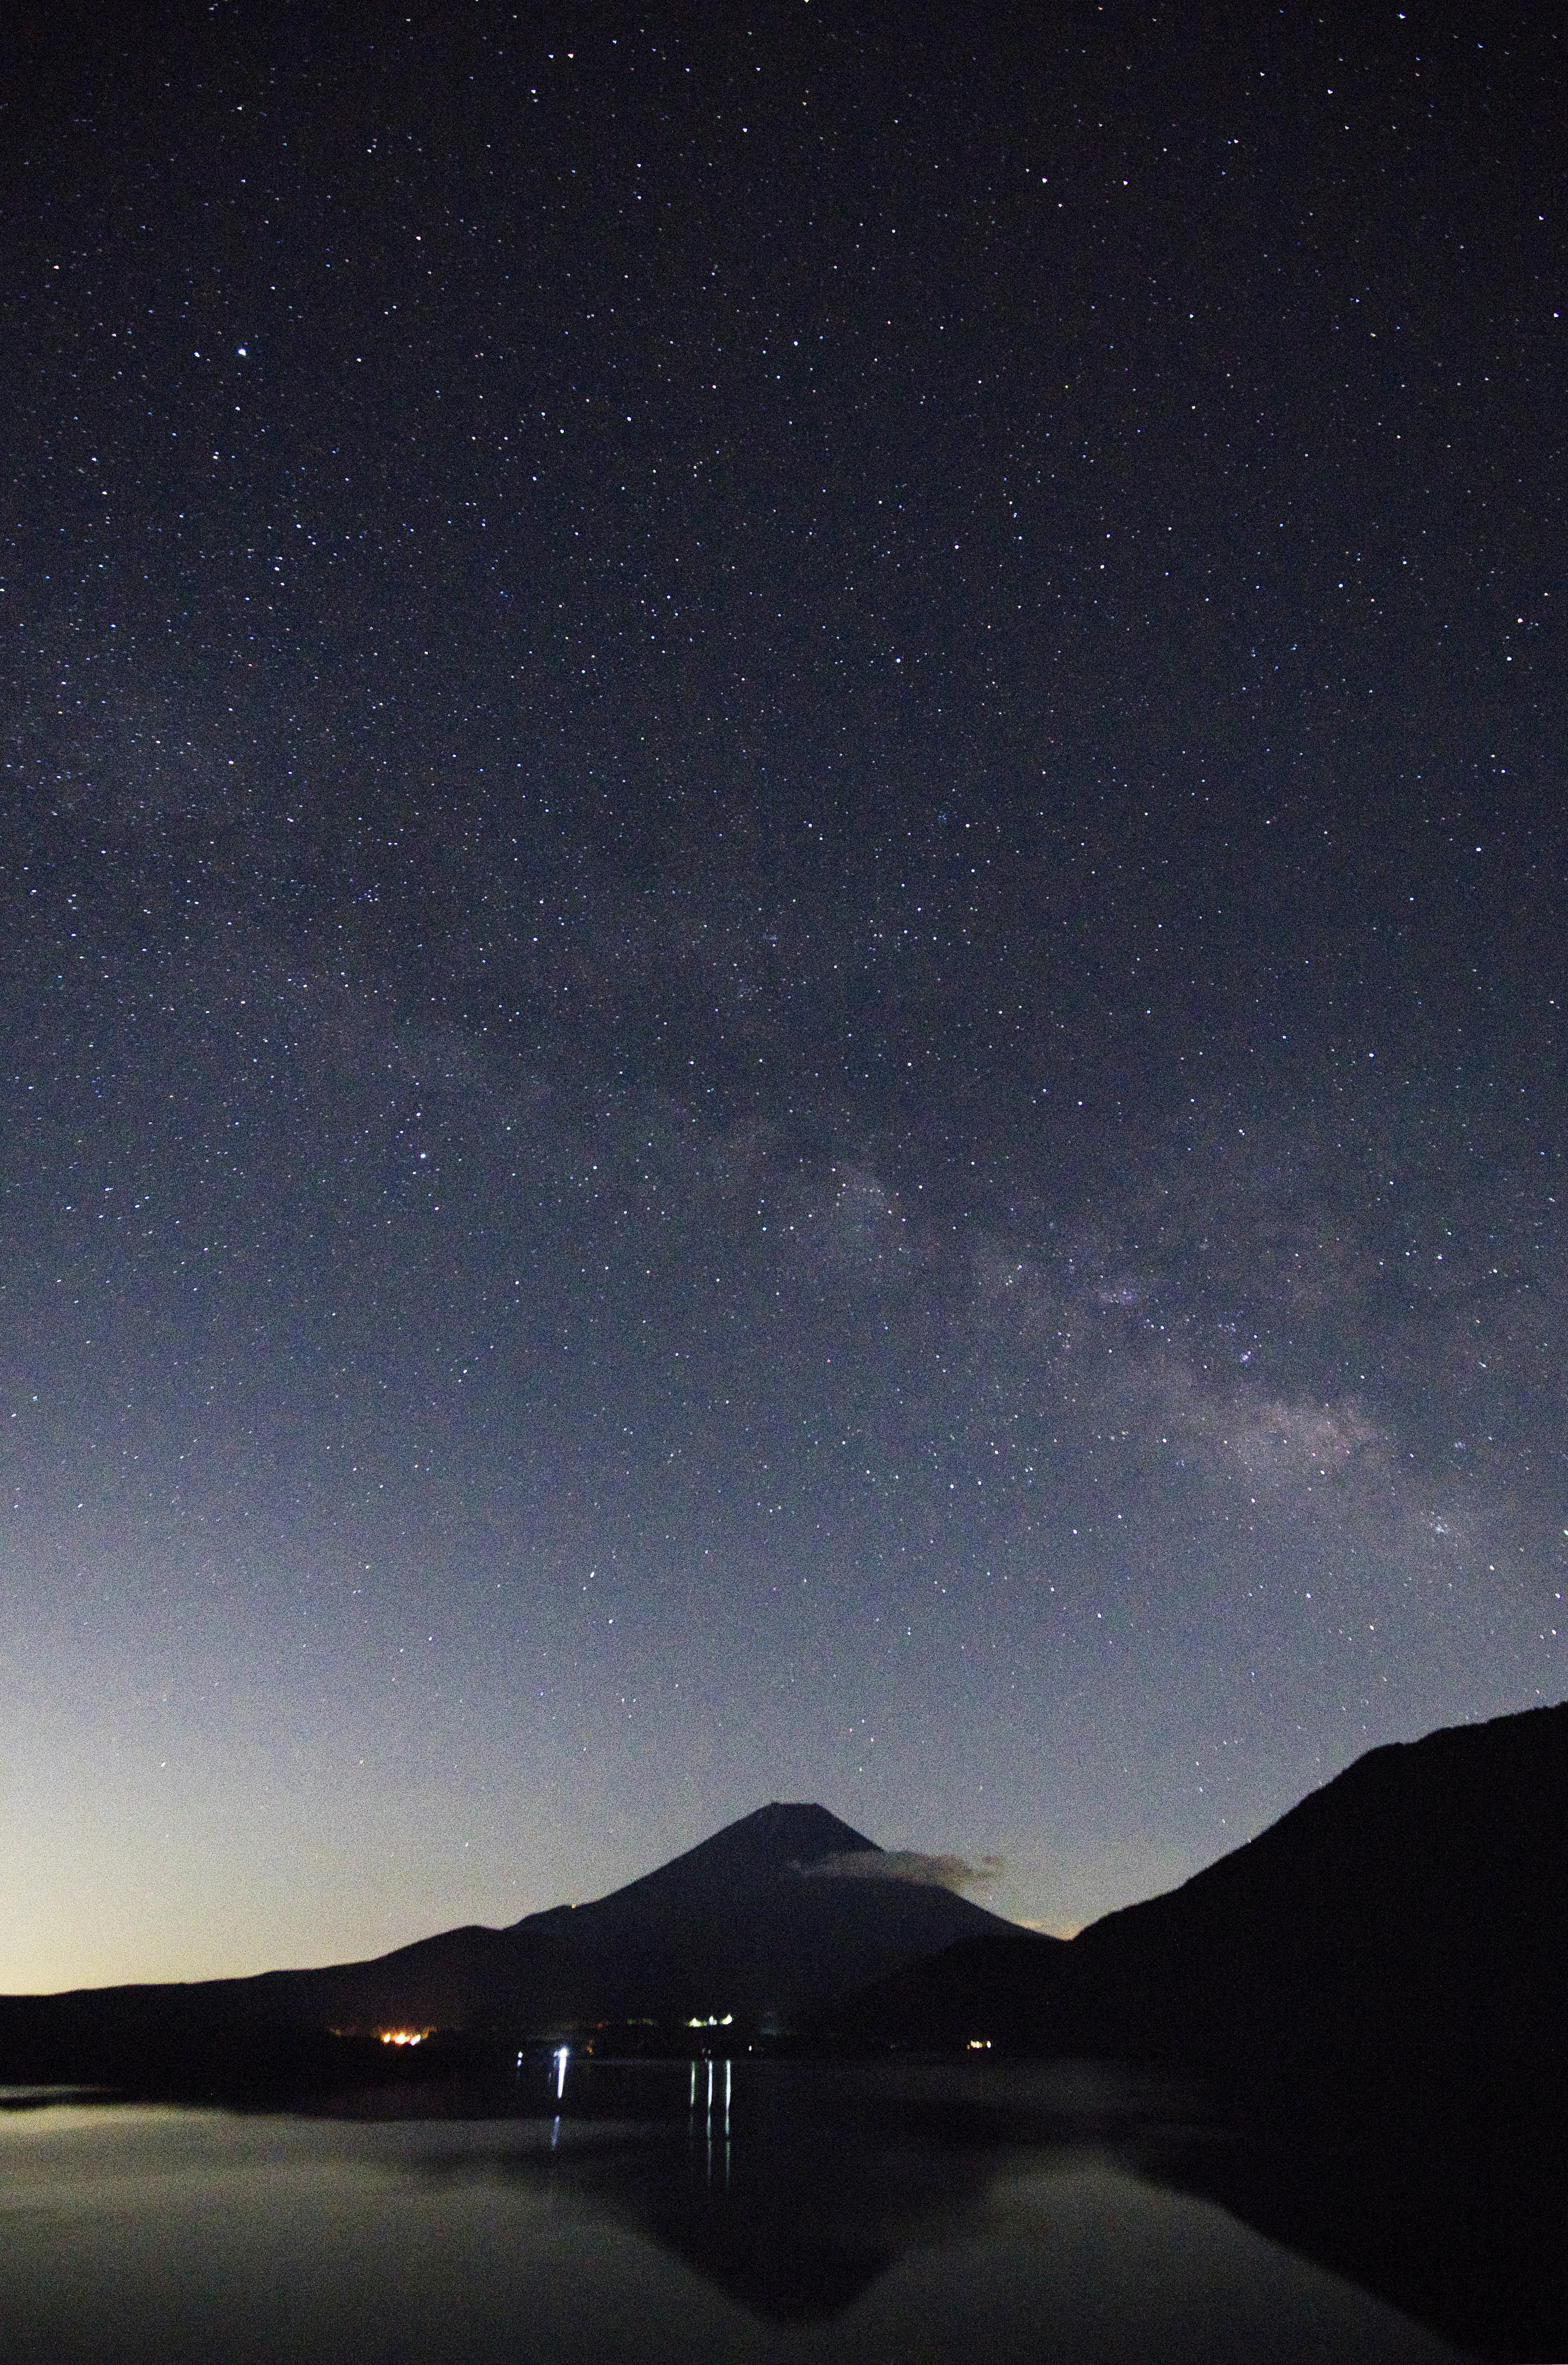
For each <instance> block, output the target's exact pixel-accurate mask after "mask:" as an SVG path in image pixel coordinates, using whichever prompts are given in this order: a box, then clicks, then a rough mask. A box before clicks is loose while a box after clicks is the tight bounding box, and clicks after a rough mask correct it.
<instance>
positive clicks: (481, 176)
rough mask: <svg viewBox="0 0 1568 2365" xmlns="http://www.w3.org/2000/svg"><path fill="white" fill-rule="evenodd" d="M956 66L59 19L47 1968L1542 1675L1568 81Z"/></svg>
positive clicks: (1515, 1699)
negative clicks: (717, 1829)
mask: <svg viewBox="0 0 1568 2365" xmlns="http://www.w3.org/2000/svg"><path fill="white" fill-rule="evenodd" d="M983 13H984V12H982V15H981V17H977V18H974V19H972V20H971V19H969V18H965V20H964V21H963V22H962V23H961V24H959V25H958V26H957V27H955V25H954V24H952V23H950V22H948V21H946V17H945V16H943V15H937V16H934V17H931V18H930V20H929V21H928V22H927V21H926V20H924V19H922V18H920V17H918V15H917V16H916V17H910V16H909V15H908V14H907V12H902V11H901V12H900V16H899V20H898V22H897V24H896V25H893V24H890V22H889V20H888V19H887V18H886V17H881V16H878V15H873V14H868V13H867V12H864V11H856V10H854V9H851V8H848V7H834V6H826V7H824V6H817V5H813V6H811V7H809V8H808V7H804V6H801V7H785V6H767V7H764V8H763V9H762V10H761V11H759V12H758V13H756V15H755V16H754V17H752V18H750V19H747V20H745V21H743V20H742V19H740V18H738V17H735V18H733V19H732V20H731V21H730V23H729V24H728V25H727V27H726V28H723V29H722V31H721V32H720V33H719V34H717V35H715V34H713V33H712V31H711V28H708V29H705V30H703V29H700V28H698V25H697V20H696V19H695V17H687V16H686V15H685V14H684V13H683V12H681V11H678V10H676V11H669V12H664V11H657V12H655V19H656V21H655V22H652V23H644V22H640V20H638V19H636V18H634V17H621V16H620V15H619V14H617V12H615V11H597V10H596V11H594V12H591V20H590V19H589V18H583V19H581V20H578V19H571V20H568V19H566V18H565V17H562V18H560V19H558V20H557V19H554V18H550V19H543V18H540V17H537V16H535V15H533V14H532V12H531V13H530V14H529V15H528V16H527V17H526V19H520V20H516V21H514V20H513V19H512V17H510V14H508V13H507V12H504V11H499V10H491V9H488V8H476V9H475V10H474V11H472V12H469V14H468V15H467V16H465V17H464V19H463V24H462V27H461V28H460V29H457V30H452V29H442V28H440V27H438V26H437V25H436V23H435V22H434V20H431V22H430V23H426V22H425V21H424V20H423V19H414V20H410V19H409V17H407V16H406V15H404V14H395V13H387V14H386V15H382V14H381V13H379V12H377V11H376V10H375V9H374V8H371V9H366V8H362V7H356V8H354V9H352V10H351V9H347V8H344V9H342V10H323V11H319V12H314V13H310V12H302V11H297V10H290V11H272V10H268V9H263V8H252V7H250V6H245V7H241V8H237V9H234V8H219V9H216V10H211V11H208V10H206V9H202V10H199V11H197V10H188V11H182V10H180V9H175V10H174V11H172V12H170V15H169V17H168V20H167V23H166V24H165V25H164V27H163V29H162V31H161V32H160V33H159V34H158V35H156V36H155V37H153V38H151V39H149V38H147V37H146V35H145V31H144V29H143V31H142V32H141V33H140V34H139V33H138V32H137V31H136V30H135V29H134V28H132V29H126V30H124V31H123V33H122V29H121V28H119V27H118V24H117V23H116V21H115V18H114V17H113V13H112V11H111V12H102V13H100V14H98V15H96V16H95V17H94V18H93V20H92V22H91V24H87V23H85V22H84V24H83V25H82V26H81V27H80V28H76V29H74V30H73V29H72V28H71V26H70V25H69V24H68V23H67V22H66V21H65V20H64V19H60V20H58V21H54V22H52V23H51V24H50V25H48V26H44V27H43V28H41V29H40V30H39V31H38V33H37V35H36V38H34V39H32V41H31V44H30V46H29V45H28V42H25V41H24V42H23V44H22V45H21V50H20V51H19V55H20V56H21V58H22V65H21V67H19V68H17V70H15V72H14V73H13V79H12V82H11V84H9V86H8V87H7V89H6V109H5V113H4V115H3V117H0V151H4V155H5V159H6V161H5V163H4V165H3V166H0V174H3V181H4V190H5V204H6V219H7V221H8V222H10V223H12V224H14V225H17V229H16V230H14V231H13V232H8V236H7V241H6V259H5V262H4V264H3V265H0V273H3V284H4V289H5V300H6V322H7V327H6V337H5V339H4V341H3V345H0V353H3V360H0V368H3V370H4V375H5V402H6V417H7V419H8V420H10V421H11V422H12V423H11V426H10V427H9V429H8V432H7V437H6V460H5V481H6V501H5V511H4V521H5V522H4V531H5V547H4V561H5V591H4V599H3V602H0V631H3V634H4V638H3V642H0V649H3V660H0V662H3V678H4V708H3V716H0V723H3V734H4V736H3V746H0V757H3V760H4V764H5V772H4V799H5V819H4V829H5V840H4V850H5V862H4V872H5V884H4V890H3V892H4V899H5V900H4V925H3V929H0V940H3V950H0V960H3V963H4V981H3V991H4V1006H5V1008H6V1033H5V1053H6V1056H5V1061H4V1075H3V1082H4V1090H5V1095H6V1098H5V1123H4V1131H3V1137H0V1140H3V1154H4V1177H3V1179H4V1191H5V1201H4V1205H5V1211H6V1227H7V1242H6V1256H5V1262H4V1270H3V1273H0V1288H3V1291H4V1305H5V1333H4V1335H5V1353H6V1362H5V1369H4V1373H3V1379H4V1387H5V1402H4V1406H3V1407H0V1409H3V1411H4V1415H5V1428H6V1438H7V1448H6V1451H7V1469H6V1478H7V1482H8V1485H9V1487H10V1493H9V1496H7V1498H6V1499H7V1501H8V1502H9V1505H10V1509H9V1513H8V1518H7V1521H6V1533H5V1537H4V1565H5V1576H4V1586H3V1591H0V1779H3V1781H4V1785H5V1800H6V1809H5V1811H6V1830H7V1833H8V1835H9V1836H8V1839H7V1844H6V1851H5V1861H4V1865H3V1866H0V1898H3V1899H4V1901H5V1910H4V1911H3V1912H0V1930H3V1932H4V1936H3V1938H0V1986H3V1987H8V1988H22V1987H34V1986H50V1985H62V1984H66V1983H69V1982H71V1981H73V1980H82V1979H89V1978H93V1979H100V1978H101V1979H107V1978H131V1977H138V1976H167V1977H174V1976H188V1975H194V1974H202V1973H207V1972H217V1971H229V1970H251V1969H256V1968H260V1967H263V1965H265V1964H267V1963H273V1962H286V1961H287V1962H305V1961H310V1960H326V1959H331V1958H333V1957H337V1958H342V1957H345V1956H352V1955H355V1954H363V1953H366V1952H369V1951H373V1950H375V1949H377V1948H380V1947H382V1946H386V1945H393V1944H396V1943H398V1942H400V1941H402V1940H405V1939H408V1938H410V1937H413V1936H416V1935H419V1934H421V1933H424V1932H426V1931H429V1930H431V1929H435V1928H438V1927H441V1926H443V1925H446V1924H450V1923H453V1922H459V1921H465V1920H483V1921H490V1922H501V1921H509V1920H512V1919H515V1918H516V1917H517V1916H518V1915H519V1914H521V1913H522V1912H523V1911H531V1910H533V1909H536V1908H539V1907H543V1906H545V1905H548V1904H551V1903H554V1902H555V1901H558V1900H561V1899H563V1898H567V1897H582V1896H587V1895H590V1894H593V1893H595V1892H596V1891H597V1890H600V1889H605V1888H608V1887H609V1886H610V1885H612V1883H614V1882H615V1881H617V1880H620V1879H623V1878H626V1877H631V1876H632V1875H633V1874H634V1873H636V1872H639V1871H642V1870H645V1869H648V1868H649V1867H650V1866H652V1865H653V1864H655V1862H657V1861H658V1860H660V1859H661V1858H662V1857H663V1856H666V1855H669V1854H670V1853H672V1852H674V1850H675V1849H677V1848H678V1847H680V1846H684V1845H688V1844H691V1843H692V1842H693V1841H695V1840H696V1839H698V1838H700V1836H702V1835H703V1834H704V1833H705V1832H706V1831H707V1830H709V1829H711V1827H712V1826H713V1825H714V1824H716V1823H718V1822H720V1821H724V1820H726V1819H728V1818H730V1817H732V1816H734V1815H738V1814H740V1813H743V1812H745V1811H746V1810H749V1809H750V1808H752V1807H754V1806H756V1805H757V1804H759V1803H761V1802H762V1801H763V1800H765V1799H770V1798H802V1799H806V1798H809V1799H820V1800H821V1801H822V1803H823V1804H824V1805H825V1806H827V1807H828V1808H830V1809H831V1810H833V1811H834V1813H836V1814H839V1815H841V1816H843V1817H845V1818H846V1820H847V1821H850V1822H851V1823H852V1824H854V1825H855V1826H856V1827H857V1828H858V1829H860V1830H862V1831H865V1832H866V1833H868V1834H869V1835H870V1836H872V1837H873V1838H875V1839H876V1840H877V1841H879V1843H883V1844H886V1845H888V1846H890V1847H895V1848H901V1849H908V1850H913V1851H919V1852H922V1853H923V1854H925V1855H946V1854H947V1852H949V1851H956V1852H958V1854H959V1855H962V1856H963V1857H965V1858H968V1859H969V1860H979V1859H980V1858H983V1857H989V1856H993V1855H995V1856H1001V1857H1002V1858H1004V1859H1005V1866H1004V1869H1003V1870H1002V1872H1001V1873H1000V1875H995V1877H992V1878H991V1882H990V1885H989V1886H988V1887H987V1889H986V1890H985V1896H986V1900H987V1901H988V1902H989V1903H991V1904H993V1905H995V1906H997V1907H998V1909H999V1910H1002V1911H1011V1912H1014V1913H1016V1914H1018V1915H1020V1916H1023V1917H1026V1918H1028V1919H1031V1920H1034V1921H1036V1922H1040V1923H1041V1924H1042V1925H1044V1926H1049V1927H1053V1928H1071V1927H1074V1926H1076V1925H1078V1924H1079V1923H1081V1922H1083V1921H1084V1920H1086V1919H1088V1918H1090V1917H1091V1916H1092V1915H1093V1914H1094V1913H1096V1912H1099V1911H1103V1910H1105V1909H1107V1908H1108V1907H1110V1906H1112V1905H1114V1904H1117V1903H1121V1902H1124V1901H1126V1900H1128V1899H1130V1898H1132V1897H1135V1896H1137V1895H1142V1894H1147V1893H1149V1892H1150V1891H1151V1890H1153V1889H1158V1888H1159V1887H1162V1886H1166V1885H1169V1883H1170V1882H1171V1881H1172V1880H1174V1879H1177V1878H1179V1877H1183V1876H1184V1875H1185V1874H1186V1873H1187V1872H1188V1871H1190V1870H1192V1869H1193V1868H1194V1867H1195V1866H1197V1865H1199V1864H1201V1863H1204V1862H1205V1861H1208V1860H1209V1859H1211V1858H1212V1857H1213V1856H1214V1855H1217V1854H1218V1853H1220V1852H1221V1851H1222V1850H1223V1849H1225V1848H1226V1847H1227V1846H1229V1845H1232V1844H1235V1843H1236V1842H1237V1841H1238V1840H1240V1839H1242V1838H1244V1837H1246V1836H1247V1835H1249V1833H1251V1832H1253V1831H1255V1830H1256V1829H1258V1828H1259V1827H1260V1824H1261V1823H1263V1822H1264V1821H1267V1820H1269V1819H1270V1818H1271V1816H1272V1815H1274V1814H1276V1813H1278V1812H1280V1811H1282V1810H1283V1809H1284V1808H1285V1807H1286V1806H1288V1805H1289V1804H1290V1803H1292V1802H1293V1800H1294V1799H1295V1798H1296V1797H1298V1796H1299V1795H1300V1793H1301V1792H1302V1791H1303V1790H1304V1789H1305V1788H1307V1787H1309V1786H1310V1785H1312V1784H1314V1783H1316V1782H1318V1781H1320V1780H1323V1779H1325V1778H1327V1777H1328V1776H1329V1775H1330V1774H1332V1773H1334V1772H1335V1771H1337V1770H1338V1768H1339V1767H1340V1766H1342V1765H1344V1764H1346V1763H1347V1762H1348V1761H1349V1760H1350V1758H1351V1757H1352V1756H1354V1755H1356V1754H1359V1753H1360V1752H1361V1750H1362V1749H1364V1748H1365V1747H1367V1746H1369V1745H1371V1744H1372V1743H1375V1742H1378V1741H1382V1740H1385V1739H1392V1738H1398V1737H1406V1736H1410V1735H1414V1734H1416V1733H1417V1732H1422V1731H1425V1730H1427V1729H1428V1728H1429V1727H1431V1726H1432V1725H1434V1724H1437V1723H1440V1722H1444V1721H1457V1720H1460V1719H1463V1718H1468V1717H1475V1716H1484V1715H1488V1714H1492V1713H1495V1712H1498V1711H1501V1710H1505V1709H1514V1708H1518V1707H1523V1706H1526V1705H1529V1703H1531V1702H1533V1701H1536V1700H1540V1699H1554V1698H1558V1697H1559V1696H1560V1695H1561V1692H1562V1686H1563V1668H1564V1660H1565V1654H1564V1652H1563V1648H1562V1636H1561V1634H1560V1631H1559V1630H1560V1627H1561V1625H1562V1592H1563V1589H1564V1586H1565V1576H1564V1568H1565V1554H1568V1483H1565V1480H1568V1474H1565V1472H1564V1465H1563V1450H1562V1438H1563V1409H1564V1408H1563V1404H1562V1376H1561V1353H1560V1340H1561V1338H1562V1314H1563V1308H1564V1304H1565V1301H1568V1254H1565V1243H1564V1233H1563V1224H1562V1195H1563V1190H1564V1178H1563V1172H1562V1115H1563V1107H1562V1100H1563V1093H1562V1057H1561V1030H1562V1019H1561V1007H1560V1005H1561V1003H1562V995H1563V992H1564V986H1563V979H1562V968H1563V964H1562V953H1561V942H1562V932H1561V927H1560V906H1561V896H1562V889H1561V884H1560V882H1561V878H1562V852H1563V846H1562V839H1563V825H1562V811H1563V793H1562V777H1561V775H1562V745H1563V744H1564V738H1563V723H1564V715H1563V701H1562V681H1563V679H1564V668H1563V647H1562V627H1561V625H1560V623H1559V622H1558V616H1557V611H1558V610H1559V608H1560V607H1561V606H1562V600H1563V592H1562V583H1561V564H1560V555H1561V550H1562V541H1563V534H1562V526H1563V521H1562V498H1561V465H1560V454H1559V453H1558V450H1557V441H1556V436H1557V424H1556V423H1557V421H1558V420H1560V418H1561V404H1562V320H1561V317H1560V314H1561V308H1562V298H1563V286H1564V268H1563V250H1562V231H1561V201H1562V177H1563V168H1562V156H1561V151H1560V141H1559V138H1558V129H1557V127H1558V125H1559V124H1560V120H1561V110H1560V108H1558V107H1557V106H1554V104H1553V94H1554V93H1555V91H1556V90H1557V88H1558V87H1559V84H1560V80H1561V75H1562V56H1561V42H1560V40H1559V37H1558V34H1557V32H1556V31H1555V30H1554V29H1552V28H1550V27H1548V26H1546V25H1545V24H1544V22H1543V21H1542V19H1541V17H1540V14H1539V12H1526V13H1524V14H1521V15H1520V17H1518V21H1517V22H1515V21H1514V20H1512V19H1510V20H1509V22H1508V24H1507V25H1506V26H1505V25H1503V24H1502V21H1501V20H1498V28H1497V30H1496V32H1495V35H1493V36H1490V37H1489V38H1488V39H1487V40H1486V42H1485V43H1484V45H1483V44H1481V43H1479V42H1477V40H1476V39H1475V36H1474V31H1473V27H1470V26H1469V25H1468V24H1467V25H1466V26H1464V27H1459V26H1458V25H1457V23H1450V21H1449V20H1448V18H1447V17H1444V16H1441V15H1439V14H1438V13H1435V12H1431V11H1422V10H1419V9H1417V10H1411V11H1409V12H1407V14H1406V15H1405V16H1401V15H1399V14H1397V12H1385V16H1384V17H1378V18H1375V19H1374V18H1369V17H1367V16H1366V14H1365V12H1364V11H1362V10H1357V11H1329V12H1327V15H1326V16H1322V17H1315V18H1314V19H1313V21H1312V22H1311V23H1310V24H1308V23H1307V22H1306V21H1305V19H1297V20H1296V21H1294V22H1292V23H1286V22H1285V21H1284V19H1280V20H1278V21H1272V20H1271V21H1270V22H1268V23H1263V22H1261V21H1260V24H1259V25H1258V26H1257V27H1255V28H1243V30H1242V31H1241V32H1240V33H1238V31H1237V28H1236V27H1235V25H1234V24H1233V23H1231V24H1228V25H1227V26H1226V27H1220V26H1219V25H1218V23H1217V19H1215V20H1213V21H1211V19H1210V18H1209V17H1208V16H1207V15H1206V14H1205V12H1204V11H1201V10H1200V11H1182V13H1181V18H1180V21H1179V22H1178V21H1177V19H1176V18H1174V17H1167V16H1163V15H1160V14H1159V13H1158V12H1152V13H1151V12H1149V11H1147V10H1144V11H1138V10H1135V9H1133V8H1131V7H1130V6H1114V7H1109V8H1106V9H1103V10H1101V11H1099V12H1098V14H1097V15H1096V16H1095V17H1093V19H1092V21H1090V20H1089V19H1087V18H1085V19H1083V21H1079V20H1078V19H1077V18H1073V19H1072V20H1069V18H1068V17H1065V16H1064V17H1062V18H1061V19H1060V20H1059V21H1054V20H1053V21H1052V22H1049V23H1047V22H1045V21H1044V20H1041V21H1040V22H1039V23H1036V24H1033V25H1030V26H1020V25H1003V24H1002V23H1001V22H1000V21H997V22H995V23H991V24H987V23H985V22H984V21H983ZM992 1871H993V1874H994V1867H992Z"/></svg>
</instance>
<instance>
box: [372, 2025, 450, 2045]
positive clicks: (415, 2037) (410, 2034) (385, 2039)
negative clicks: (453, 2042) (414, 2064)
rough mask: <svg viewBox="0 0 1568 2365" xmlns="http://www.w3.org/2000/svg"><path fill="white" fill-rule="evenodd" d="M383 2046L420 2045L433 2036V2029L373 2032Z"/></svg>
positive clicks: (380, 2029) (391, 2029)
mask: <svg viewBox="0 0 1568 2365" xmlns="http://www.w3.org/2000/svg"><path fill="white" fill-rule="evenodd" d="M375 2034H377V2036H379V2038H380V2039H381V2042H382V2044H383V2045H422V2044H423V2043H424V2041H425V2039H426V2037H427V2036H433V2035H434V2034H435V2031H434V2029H433V2028H378V2029H377V2030H376V2032H375Z"/></svg>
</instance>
